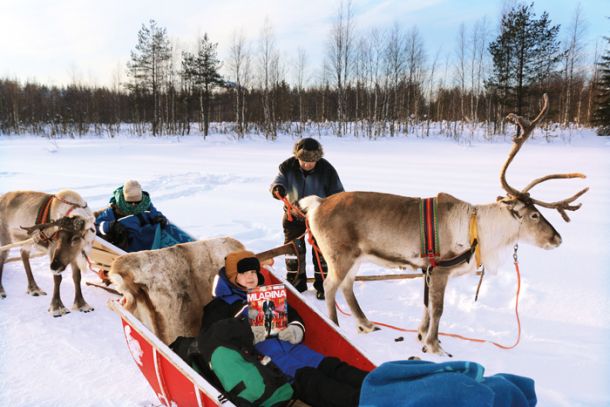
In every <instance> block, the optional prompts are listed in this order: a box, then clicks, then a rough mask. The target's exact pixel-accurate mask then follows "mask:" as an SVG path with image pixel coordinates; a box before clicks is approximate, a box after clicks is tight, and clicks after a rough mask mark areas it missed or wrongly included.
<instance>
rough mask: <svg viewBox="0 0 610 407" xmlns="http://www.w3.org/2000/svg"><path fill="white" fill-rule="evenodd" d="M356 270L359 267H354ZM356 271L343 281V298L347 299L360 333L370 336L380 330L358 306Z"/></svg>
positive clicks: (351, 271) (352, 271) (351, 272)
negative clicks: (355, 285) (355, 284)
mask: <svg viewBox="0 0 610 407" xmlns="http://www.w3.org/2000/svg"><path fill="white" fill-rule="evenodd" d="M353 268H355V269H357V268H358V266H357V265H354V267H353ZM355 273H356V270H350V272H349V274H348V275H347V277H346V278H345V280H343V283H342V284H341V290H342V291H343V296H344V297H345V301H346V302H347V305H348V306H349V309H350V310H351V311H352V315H353V316H354V317H355V318H356V320H357V321H358V332H360V333H365V334H368V333H369V332H372V331H375V330H378V329H379V328H377V327H375V325H374V324H373V323H372V322H371V321H369V319H368V318H367V317H366V315H364V312H363V311H362V308H360V304H358V300H357V299H356V296H355V295H354V280H355V277H356V274H355Z"/></svg>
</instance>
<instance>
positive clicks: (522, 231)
mask: <svg viewBox="0 0 610 407" xmlns="http://www.w3.org/2000/svg"><path fill="white" fill-rule="evenodd" d="M547 109H548V98H547V97H546V95H544V103H543V107H542V110H541V111H540V114H539V115H538V117H536V119H534V121H532V122H529V121H528V120H526V119H524V118H522V117H519V116H516V115H514V114H511V115H509V116H508V117H507V119H509V120H511V121H513V122H514V123H515V124H516V125H517V126H518V127H519V129H520V134H519V135H517V136H515V137H514V138H513V147H512V150H511V152H510V153H509V156H508V159H507V160H506V163H505V164H504V166H503V167H502V171H501V175H500V180H501V184H502V187H503V188H504V189H505V190H506V193H507V195H506V196H505V197H501V198H498V200H497V201H496V202H494V203H491V204H486V205H472V204H470V203H468V202H464V201H462V200H459V199H457V198H455V197H453V196H451V195H449V194H446V193H440V194H438V196H437V217H438V236H439V239H438V240H439V241H440V253H439V256H438V258H430V257H421V253H420V220H419V219H420V209H419V208H420V206H419V205H420V201H421V199H420V198H409V197H403V196H398V195H390V194H382V193H375V192H344V193H340V194H336V195H333V196H330V197H328V198H325V199H320V198H318V197H314V196H310V197H306V198H304V199H302V200H301V201H300V202H299V204H300V206H301V207H302V208H303V209H305V210H306V211H307V218H308V220H309V224H310V227H311V231H312V233H313V235H314V236H315V238H316V240H317V243H318V246H319V247H320V250H321V251H322V253H323V254H324V258H325V259H326V261H327V262H328V276H327V277H326V280H325V281H324V291H325V294H326V306H327V308H328V314H329V317H330V318H331V319H332V320H333V321H334V322H335V323H338V321H337V312H336V309H335V295H336V292H337V289H338V288H339V287H341V290H342V292H343V295H344V296H345V299H346V301H347V304H348V305H349V308H350V309H351V311H352V314H353V315H354V316H355V317H356V319H357V320H358V329H359V330H360V331H362V332H370V331H372V330H374V329H375V327H374V325H373V323H371V322H370V321H369V320H368V319H367V318H366V316H365V315H364V313H363V312H362V309H361V308H360V306H359V305H358V301H357V300H356V297H355V296H354V292H353V284H354V280H355V278H356V272H357V270H358V266H359V264H361V263H362V262H364V261H371V262H374V263H377V264H380V265H382V266H385V267H407V268H411V269H422V270H424V271H428V273H427V274H426V278H425V281H426V283H425V284H428V292H429V296H428V297H429V298H428V301H427V304H425V307H424V308H425V309H424V314H423V318H422V321H421V323H420V326H419V329H418V332H419V335H418V338H419V339H420V341H421V342H422V344H423V348H422V350H423V351H424V352H432V353H436V354H447V353H446V352H444V351H443V349H442V348H441V346H440V345H439V340H438V326H439V321H440V317H441V315H442V313H443V301H444V295H445V287H446V285H447V280H448V278H449V276H450V275H460V274H465V273H474V272H475V271H476V269H477V265H476V261H474V260H472V259H471V258H472V257H473V256H472V253H473V252H474V251H475V250H474V249H475V247H474V246H476V244H474V245H473V244H471V242H472V241H473V237H472V236H471V235H472V234H471V232H470V230H471V227H470V223H471V222H473V223H474V222H476V226H477V228H478V236H477V242H478V246H479V250H480V261H481V263H482V265H483V266H484V267H485V268H486V269H488V270H490V269H492V270H493V269H496V268H497V267H498V265H499V264H500V262H501V260H504V259H505V258H507V257H508V253H507V250H510V249H511V248H513V246H514V244H515V243H516V242H518V241H523V242H526V243H529V244H532V245H534V246H537V247H541V248H543V249H552V248H555V247H557V246H559V245H560V244H561V236H560V235H559V233H557V231H556V230H555V228H554V227H553V226H552V225H551V224H550V223H549V222H548V221H547V220H546V219H545V218H544V216H542V214H541V213H540V212H539V210H538V209H537V207H536V206H542V207H546V208H554V209H557V210H558V211H559V213H560V214H561V216H562V217H563V218H564V220H566V221H569V218H568V216H567V215H566V210H570V211H574V210H577V209H578V208H579V207H580V204H578V205H571V203H572V202H573V201H574V200H576V199H577V198H578V197H580V196H581V195H583V194H584V193H585V192H586V191H587V190H588V188H585V189H583V190H582V191H580V192H578V193H577V194H575V195H573V196H571V197H570V198H567V199H564V200H562V201H559V202H552V203H548V202H543V201H539V200H536V199H533V198H532V197H530V195H529V191H530V190H531V189H532V188H533V187H534V186H535V185H538V184H540V183H541V182H543V181H547V180H549V179H557V178H577V177H578V178H584V177H585V176H584V175H582V174H553V175H547V176H545V177H541V178H538V179H536V180H534V181H532V182H531V183H530V184H529V185H528V186H526V187H525V188H524V189H523V190H521V191H519V190H517V189H515V188H513V187H511V186H510V185H509V184H508V183H507V182H506V177H505V175H506V170H507V168H508V166H509V164H510V163H511V161H512V160H513V158H514V157H515V155H516V154H517V152H518V151H519V149H520V148H521V146H522V145H523V143H524V142H525V141H526V140H527V138H528V137H529V135H530V133H531V132H532V130H533V129H534V127H535V126H536V124H537V123H538V122H539V121H540V120H541V119H542V117H543V116H544V114H545V113H546V111H547ZM471 260H472V261H471ZM456 262H457V264H454V263H456ZM435 264H436V266H435V267H433V269H432V270H430V266H432V265H435ZM447 355H449V354H447ZM449 356H450V355H449Z"/></svg>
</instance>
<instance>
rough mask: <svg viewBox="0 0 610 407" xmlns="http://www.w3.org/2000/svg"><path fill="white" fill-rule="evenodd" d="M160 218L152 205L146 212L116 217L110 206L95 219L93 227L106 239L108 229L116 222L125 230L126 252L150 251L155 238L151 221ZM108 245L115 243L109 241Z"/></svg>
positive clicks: (159, 213)
mask: <svg viewBox="0 0 610 407" xmlns="http://www.w3.org/2000/svg"><path fill="white" fill-rule="evenodd" d="M158 216H162V214H161V212H159V211H158V210H157V209H156V208H155V207H154V206H153V204H150V206H149V207H148V210H146V211H144V212H141V213H138V214H136V215H127V216H123V217H118V218H117V214H116V213H115V210H114V208H113V206H110V207H109V208H107V209H106V210H104V211H103V212H102V213H100V214H99V215H98V217H97V218H96V219H95V226H96V228H97V232H98V234H99V235H100V236H102V237H104V238H107V235H108V234H109V233H110V227H111V225H112V222H113V221H118V222H119V223H120V224H121V225H123V226H124V227H125V229H126V230H127V235H128V240H129V245H128V247H127V248H124V247H123V248H124V249H126V251H128V252H135V251H139V250H150V249H151V247H152V244H153V241H154V238H155V231H156V229H157V225H156V224H154V223H153V219H155V218H156V217H158ZM109 240H110V243H115V242H113V241H112V240H111V239H109Z"/></svg>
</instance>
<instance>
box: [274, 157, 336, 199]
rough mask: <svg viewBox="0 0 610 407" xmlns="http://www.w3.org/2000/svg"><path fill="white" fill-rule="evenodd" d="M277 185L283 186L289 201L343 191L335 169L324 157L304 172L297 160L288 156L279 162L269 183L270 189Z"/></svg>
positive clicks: (324, 196) (321, 196) (322, 196)
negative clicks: (275, 173) (277, 169)
mask: <svg viewBox="0 0 610 407" xmlns="http://www.w3.org/2000/svg"><path fill="white" fill-rule="evenodd" d="M277 185H281V186H282V187H284V190H285V191H286V194H287V196H288V200H289V201H290V202H297V201H298V200H299V199H301V198H305V197H306V196H309V195H316V196H319V197H320V198H326V197H327V196H330V195H333V194H336V193H338V192H343V191H344V189H343V184H341V180H340V179H339V174H337V170H335V167H333V166H332V165H331V164H330V163H329V162H328V161H326V160H325V159H324V158H321V159H320V160H318V162H317V164H316V166H315V167H314V169H313V170H311V171H308V172H305V171H303V169H302V168H301V166H300V165H299V160H297V159H296V158H295V157H290V158H289V159H287V160H285V161H284V162H283V163H281V164H280V171H279V173H278V175H277V176H276V177H275V179H274V180H273V182H272V183H271V187H270V191H273V188H275V187H276V186H277Z"/></svg>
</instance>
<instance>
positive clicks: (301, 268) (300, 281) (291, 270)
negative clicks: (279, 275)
mask: <svg viewBox="0 0 610 407" xmlns="http://www.w3.org/2000/svg"><path fill="white" fill-rule="evenodd" d="M295 246H296V249H297V252H298V256H296V255H287V256H286V280H288V282H289V283H290V284H292V285H293V286H294V288H296V289H297V291H298V292H300V293H302V292H303V291H307V275H306V274H305V242H304V241H302V240H301V239H299V240H297V241H295Z"/></svg>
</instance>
